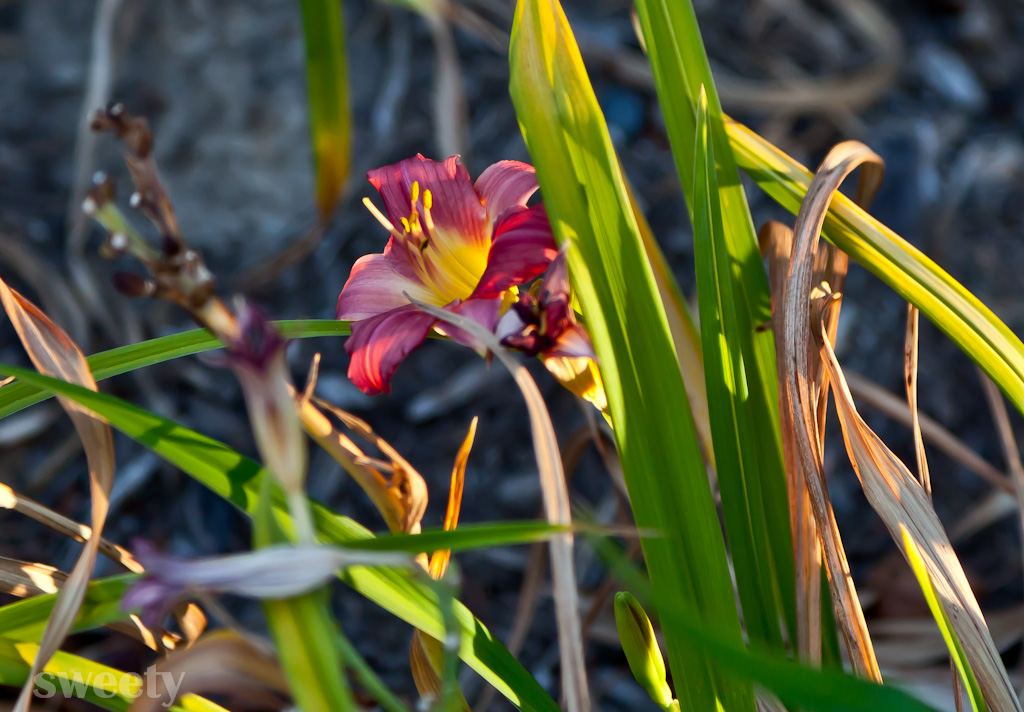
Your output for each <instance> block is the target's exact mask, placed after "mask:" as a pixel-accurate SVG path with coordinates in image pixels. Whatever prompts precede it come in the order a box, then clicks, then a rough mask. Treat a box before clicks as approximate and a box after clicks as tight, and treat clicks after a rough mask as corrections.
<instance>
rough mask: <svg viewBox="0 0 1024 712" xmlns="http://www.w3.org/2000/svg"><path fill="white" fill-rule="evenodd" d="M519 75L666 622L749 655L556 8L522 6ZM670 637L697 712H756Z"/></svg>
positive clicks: (653, 317) (720, 545) (670, 356)
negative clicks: (708, 632) (716, 637)
mask: <svg viewBox="0 0 1024 712" xmlns="http://www.w3.org/2000/svg"><path fill="white" fill-rule="evenodd" d="M510 64H511V83H510V89H511V94H512V101H513V104H514V105H515V108H516V114H517V116H518V119H519V124H520V128H521V129H522V132H523V136H524V138H525V139H526V145H527V148H528V149H529V151H530V155H531V156H532V158H533V162H534V165H535V166H536V168H537V178H538V180H539V182H540V186H541V192H542V194H543V196H544V204H545V206H546V208H547V211H548V215H549V216H550V218H551V223H552V226H553V228H554V230H555V234H556V237H557V238H558V240H559V241H560V242H563V243H565V242H568V243H569V244H570V245H571V249H570V250H569V269H570V277H571V279H572V282H573V287H574V288H575V290H576V295H577V297H578V299H579V302H580V305H581V307H582V310H583V316H584V318H585V319H586V322H587V327H588V329H589V331H590V334H591V337H592V339H593V341H594V347H595V349H596V351H597V355H598V358H599V359H600V363H601V371H602V377H603V379H604V383H605V389H606V391H607V394H608V402H609V405H610V411H611V419H612V422H613V423H614V428H615V436H616V440H617V441H618V445H619V453H620V456H621V459H622V465H623V471H624V474H625V478H626V484H627V486H628V489H629V494H630V500H631V503H632V507H633V511H634V514H635V518H636V521H637V524H638V525H639V526H640V527H641V528H642V529H651V530H655V531H658V532H659V533H660V534H661V536H660V537H656V538H649V539H645V540H644V542H643V547H644V554H645V557H646V560H647V563H648V566H649V569H650V572H651V579H652V582H653V583H654V590H655V601H656V603H657V607H658V610H659V611H664V610H667V609H670V608H675V609H677V610H679V611H680V612H681V613H682V616H683V617H693V618H701V619H703V620H706V621H708V623H709V625H712V626H713V627H714V628H715V629H716V630H718V631H719V634H720V635H721V636H722V638H723V639H724V640H728V641H732V642H734V643H736V644H739V643H740V641H741V636H740V627H739V618H738V614H737V611H736V606H735V604H734V603H733V600H734V594H733V587H732V582H731V580H730V577H729V572H728V569H727V562H726V555H725V546H724V542H723V539H722V534H721V528H720V525H719V522H718V516H717V513H716V511H715V507H714V503H713V501H712V499H711V492H710V489H709V487H708V482H707V477H706V475H705V470H704V466H703V462H702V460H701V456H700V451H699V447H698V444H697V438H696V433H695V431H694V425H693V420H692V418H691V415H690V410H689V408H688V407H687V398H686V390H685V388H684V385H683V380H682V376H681V374H680V370H679V365H678V362H677V360H676V354H675V349H674V347H673V343H672V337H671V333H670V330H669V326H668V322H667V319H666V315H665V309H664V306H663V304H662V302H661V297H660V295H659V293H658V287H657V284H656V281H655V278H654V275H653V273H652V269H651V265H650V263H649V261H648V258H647V255H646V252H645V250H644V248H643V243H642V240H641V237H640V235H639V231H638V227H637V223H636V221H635V218H634V216H633V212H632V210H631V208H630V202H629V197H628V193H627V191H626V188H625V185H624V181H623V178H622V175H621V173H620V170H619V162H618V159H617V158H616V156H615V152H614V149H613V148H612V144H611V140H610V138H609V136H608V130H607V126H606V124H605V121H604V117H603V115H602V114H601V110H600V107H599V106H598V103H597V99H596V97H595V95H594V91H593V88H592V87H591V85H590V80H589V78H588V77H587V73H586V70H585V68H584V67H583V62H582V59H581V58H580V54H579V48H578V47H577V45H576V41H575V38H574V37H573V35H572V30H571V29H570V28H569V25H568V22H567V21H566V18H565V15H564V13H563V12H562V9H561V6H560V5H559V4H558V2H557V1H556V0H520V2H519V4H518V6H517V8H516V16H515V22H514V25H513V29H512V39H511V47H510ZM691 138H692V135H691ZM663 619H664V620H669V619H668V617H663ZM664 632H665V638H666V643H667V646H668V654H669V660H670V663H671V668H672V670H673V673H674V677H675V679H676V680H678V681H680V682H681V684H680V685H679V686H678V688H679V689H677V693H678V694H679V695H680V701H681V702H682V703H683V708H684V709H692V710H700V711H701V712H704V711H705V710H709V709H714V708H715V705H716V704H722V705H724V706H725V708H726V709H729V710H739V709H751V710H752V709H753V707H754V700H753V695H752V693H751V690H750V688H749V687H748V686H746V685H743V684H737V683H735V682H734V681H733V680H726V679H724V678H722V677H721V676H720V675H718V674H717V673H716V672H715V670H714V669H713V667H712V665H711V663H710V661H709V660H708V659H707V658H706V657H705V655H704V654H703V653H702V652H701V651H699V650H695V649H693V648H690V647H686V646H685V645H684V643H683V642H682V639H681V637H682V634H681V633H680V632H679V631H678V630H676V629H675V626H674V625H672V624H671V623H669V624H667V625H666V626H665V630H664ZM682 681H685V682H682Z"/></svg>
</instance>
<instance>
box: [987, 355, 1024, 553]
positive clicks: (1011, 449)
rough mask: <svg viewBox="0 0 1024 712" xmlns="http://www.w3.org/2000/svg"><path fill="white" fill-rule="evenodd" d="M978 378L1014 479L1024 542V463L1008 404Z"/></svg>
mask: <svg viewBox="0 0 1024 712" xmlns="http://www.w3.org/2000/svg"><path fill="white" fill-rule="evenodd" d="M978 378H980V379H981V385H982V388H983V389H984V391H985V398H986V399H987V400H988V405H989V409H990V410H991V411H992V418H993V419H994V420H995V421H996V432H998V433H999V442H1000V444H1001V445H1002V447H1003V457H1004V458H1005V459H1006V466H1007V468H1009V470H1010V474H1011V476H1012V477H1013V485H1014V489H1015V490H1016V494H1017V508H1018V510H1019V513H1020V516H1019V517H1018V522H1019V524H1020V527H1021V541H1022V542H1024V463H1021V459H1020V448H1018V447H1017V437H1016V436H1015V435H1014V434H1013V425H1011V424H1010V414H1009V412H1007V410H1006V402H1005V401H1004V400H1003V394H1002V393H1000V392H999V387H998V386H996V384H995V383H993V382H992V381H991V379H989V377H988V376H986V375H985V374H984V373H983V372H982V371H981V370H979V371H978Z"/></svg>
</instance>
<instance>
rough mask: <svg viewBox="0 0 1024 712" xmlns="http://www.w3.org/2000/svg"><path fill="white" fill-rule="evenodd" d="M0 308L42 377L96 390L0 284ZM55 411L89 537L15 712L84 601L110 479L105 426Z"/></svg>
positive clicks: (71, 355) (45, 327) (60, 340)
mask: <svg viewBox="0 0 1024 712" xmlns="http://www.w3.org/2000/svg"><path fill="white" fill-rule="evenodd" d="M0 302H2V303H3V306H4V309H5V310H6V312H7V316H8V317H9V318H10V320H11V323H12V324H13V325H14V329H15V331H16V332H17V334H18V337H19V338H20V339H21V343H22V345H23V346H24V347H25V351H27V352H28V355H29V358H30V359H31V360H32V363H33V364H35V367H36V369H37V370H38V371H39V372H40V373H42V374H45V375H47V376H51V377H54V378H60V379H62V380H65V381H68V382H70V383H75V384H77V385H79V386H83V387H85V388H89V389H90V390H94V391H95V390H97V387H96V380H95V379H94V378H93V376H92V372H91V371H90V370H89V365H88V363H87V362H86V360H85V355H84V354H83V353H82V351H81V349H79V348H78V346H77V345H76V344H75V342H74V341H72V339H71V337H69V336H68V335H67V334H66V333H65V332H64V330H63V329H61V328H60V327H59V326H57V325H56V324H55V323H54V322H53V321H52V320H51V319H50V318H49V317H48V316H46V314H44V313H43V312H42V310H40V309H39V308H38V307H37V306H36V305H35V304H33V303H32V302H30V301H29V300H28V299H26V298H25V297H23V296H22V295H21V294H19V293H18V292H16V291H15V290H13V289H11V288H10V287H8V286H7V284H6V283H5V282H4V281H3V280H2V279H0ZM57 399H58V401H59V402H60V404H61V407H63V408H64V410H65V411H66V412H67V414H68V415H69V416H70V417H71V421H72V423H73V424H74V426H75V430H76V431H77V432H78V436H79V437H80V438H81V440H82V445H83V447H84V449H85V455H86V459H87V460H88V463H89V491H90V496H91V500H92V517H91V527H90V528H91V530H92V532H91V536H90V537H89V538H88V539H87V540H86V541H85V546H83V547H82V552H81V554H79V557H78V561H76V562H75V566H74V568H73V569H72V570H71V573H70V574H69V576H68V579H67V581H66V582H65V584H64V586H63V588H62V589H61V591H60V594H59V595H58V597H57V603H56V604H55V605H54V608H53V613H51V615H50V619H49V620H48V621H47V623H46V628H45V630H44V631H43V636H42V638H41V640H40V641H39V650H38V651H37V653H36V658H35V660H34V661H33V663H32V667H31V669H30V671H29V676H28V680H27V682H26V683H25V686H24V687H23V688H22V690H21V694H20V695H19V697H18V701H17V703H16V704H15V707H14V710H15V712H27V710H28V708H29V705H30V703H31V699H32V696H31V694H32V689H33V688H34V685H35V677H36V674H38V673H39V671H40V670H41V669H42V668H43V666H45V665H46V663H47V662H48V661H49V659H50V657H51V656H52V655H53V654H54V653H55V652H56V651H57V650H58V649H59V648H60V646H61V644H62V643H63V642H64V638H65V637H66V636H67V632H68V631H69V630H70V629H71V626H72V624H73V623H74V621H75V616H76V615H77V613H78V609H79V607H80V606H81V604H82V599H83V598H84V597H85V593H86V589H87V587H88V585H89V577H90V576H91V575H92V567H93V564H94V563H95V561H96V553H97V551H98V550H99V546H100V540H101V536H102V532H103V524H104V522H105V521H106V518H107V509H108V506H109V500H108V498H109V496H110V487H111V485H112V483H113V479H114V438H113V435H112V433H111V431H110V426H109V425H107V423H106V421H104V420H103V419H102V418H99V417H98V416H96V415H94V414H93V413H91V412H90V411H88V410H86V409H85V408H83V407H82V406H80V405H78V404H77V403H75V402H74V401H72V400H69V399H67V398H63V397H61V396H58V398H57Z"/></svg>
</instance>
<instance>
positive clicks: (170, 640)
mask: <svg viewBox="0 0 1024 712" xmlns="http://www.w3.org/2000/svg"><path fill="white" fill-rule="evenodd" d="M67 578H68V576H67V574H65V573H64V572H63V571H60V570H58V569H56V568H54V567H52V566H47V565H46V564H37V563H34V562H31V561H21V560H20V559H10V558H8V557H6V556H0V592H2V593H7V594H10V595H12V596H17V597H18V598H31V597H33V596H43V595H46V594H54V593H57V592H59V591H60V589H61V588H62V587H63V586H64V584H65V582H66V581H67ZM106 627H107V628H110V629H111V630H116V631H118V632H120V633H124V634H125V635H128V636H130V637H132V638H135V639H136V640H138V641H139V642H141V643H142V644H143V645H145V646H146V647H148V648H149V649H151V650H155V651H156V652H163V651H164V650H173V649H174V648H175V647H176V645H177V644H178V642H179V641H180V640H181V639H180V638H179V637H178V636H176V635H174V634H173V633H168V632H167V631H165V630H164V629H163V628H160V627H153V628H149V627H147V626H146V625H144V624H143V623H142V620H141V619H139V617H138V616H136V615H131V616H128V620H125V621H117V622H114V623H109V624H107V626H106ZM5 635H6V634H5Z"/></svg>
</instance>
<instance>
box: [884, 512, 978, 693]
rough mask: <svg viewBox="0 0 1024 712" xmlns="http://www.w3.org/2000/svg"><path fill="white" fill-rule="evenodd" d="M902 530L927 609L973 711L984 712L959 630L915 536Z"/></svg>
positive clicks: (903, 528)
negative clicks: (944, 605)
mask: <svg viewBox="0 0 1024 712" xmlns="http://www.w3.org/2000/svg"><path fill="white" fill-rule="evenodd" d="M900 529H901V530H902V531H903V544H904V545H905V546H906V551H907V560H908V561H909V562H910V567H911V568H912V569H913V570H914V575H915V576H916V577H917V582H918V584H920V586H921V591H922V592H923V593H924V597H925V600H926V601H928V608H929V609H931V612H932V616H933V617H934V618H935V622H936V623H937V624H938V625H939V630H941V631H942V639H943V640H945V641H946V647H948V648H949V654H950V657H952V659H953V664H954V665H955V666H956V669H957V672H959V673H960V679H961V680H963V683H964V689H965V690H966V691H967V697H968V699H970V701H971V709H973V710H974V711H975V712H983V710H987V709H988V705H986V704H985V698H984V696H983V695H982V694H981V685H979V684H978V680H977V678H976V677H975V676H974V671H973V670H972V669H971V661H970V660H969V659H968V657H967V654H966V653H965V652H964V648H963V646H962V645H961V644H960V640H959V639H958V638H957V636H956V631H954V630H953V625H952V623H950V620H949V616H947V615H946V610H945V608H943V606H942V603H941V602H940V601H939V597H938V594H937V593H936V592H935V586H934V585H933V584H932V580H931V577H930V576H929V575H928V567H927V566H926V565H925V563H924V559H923V558H922V557H921V552H919V551H918V550H917V545H916V544H914V539H913V537H911V536H910V532H908V531H907V530H906V528H905V527H904V526H903V525H902V524H901V525H900Z"/></svg>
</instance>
